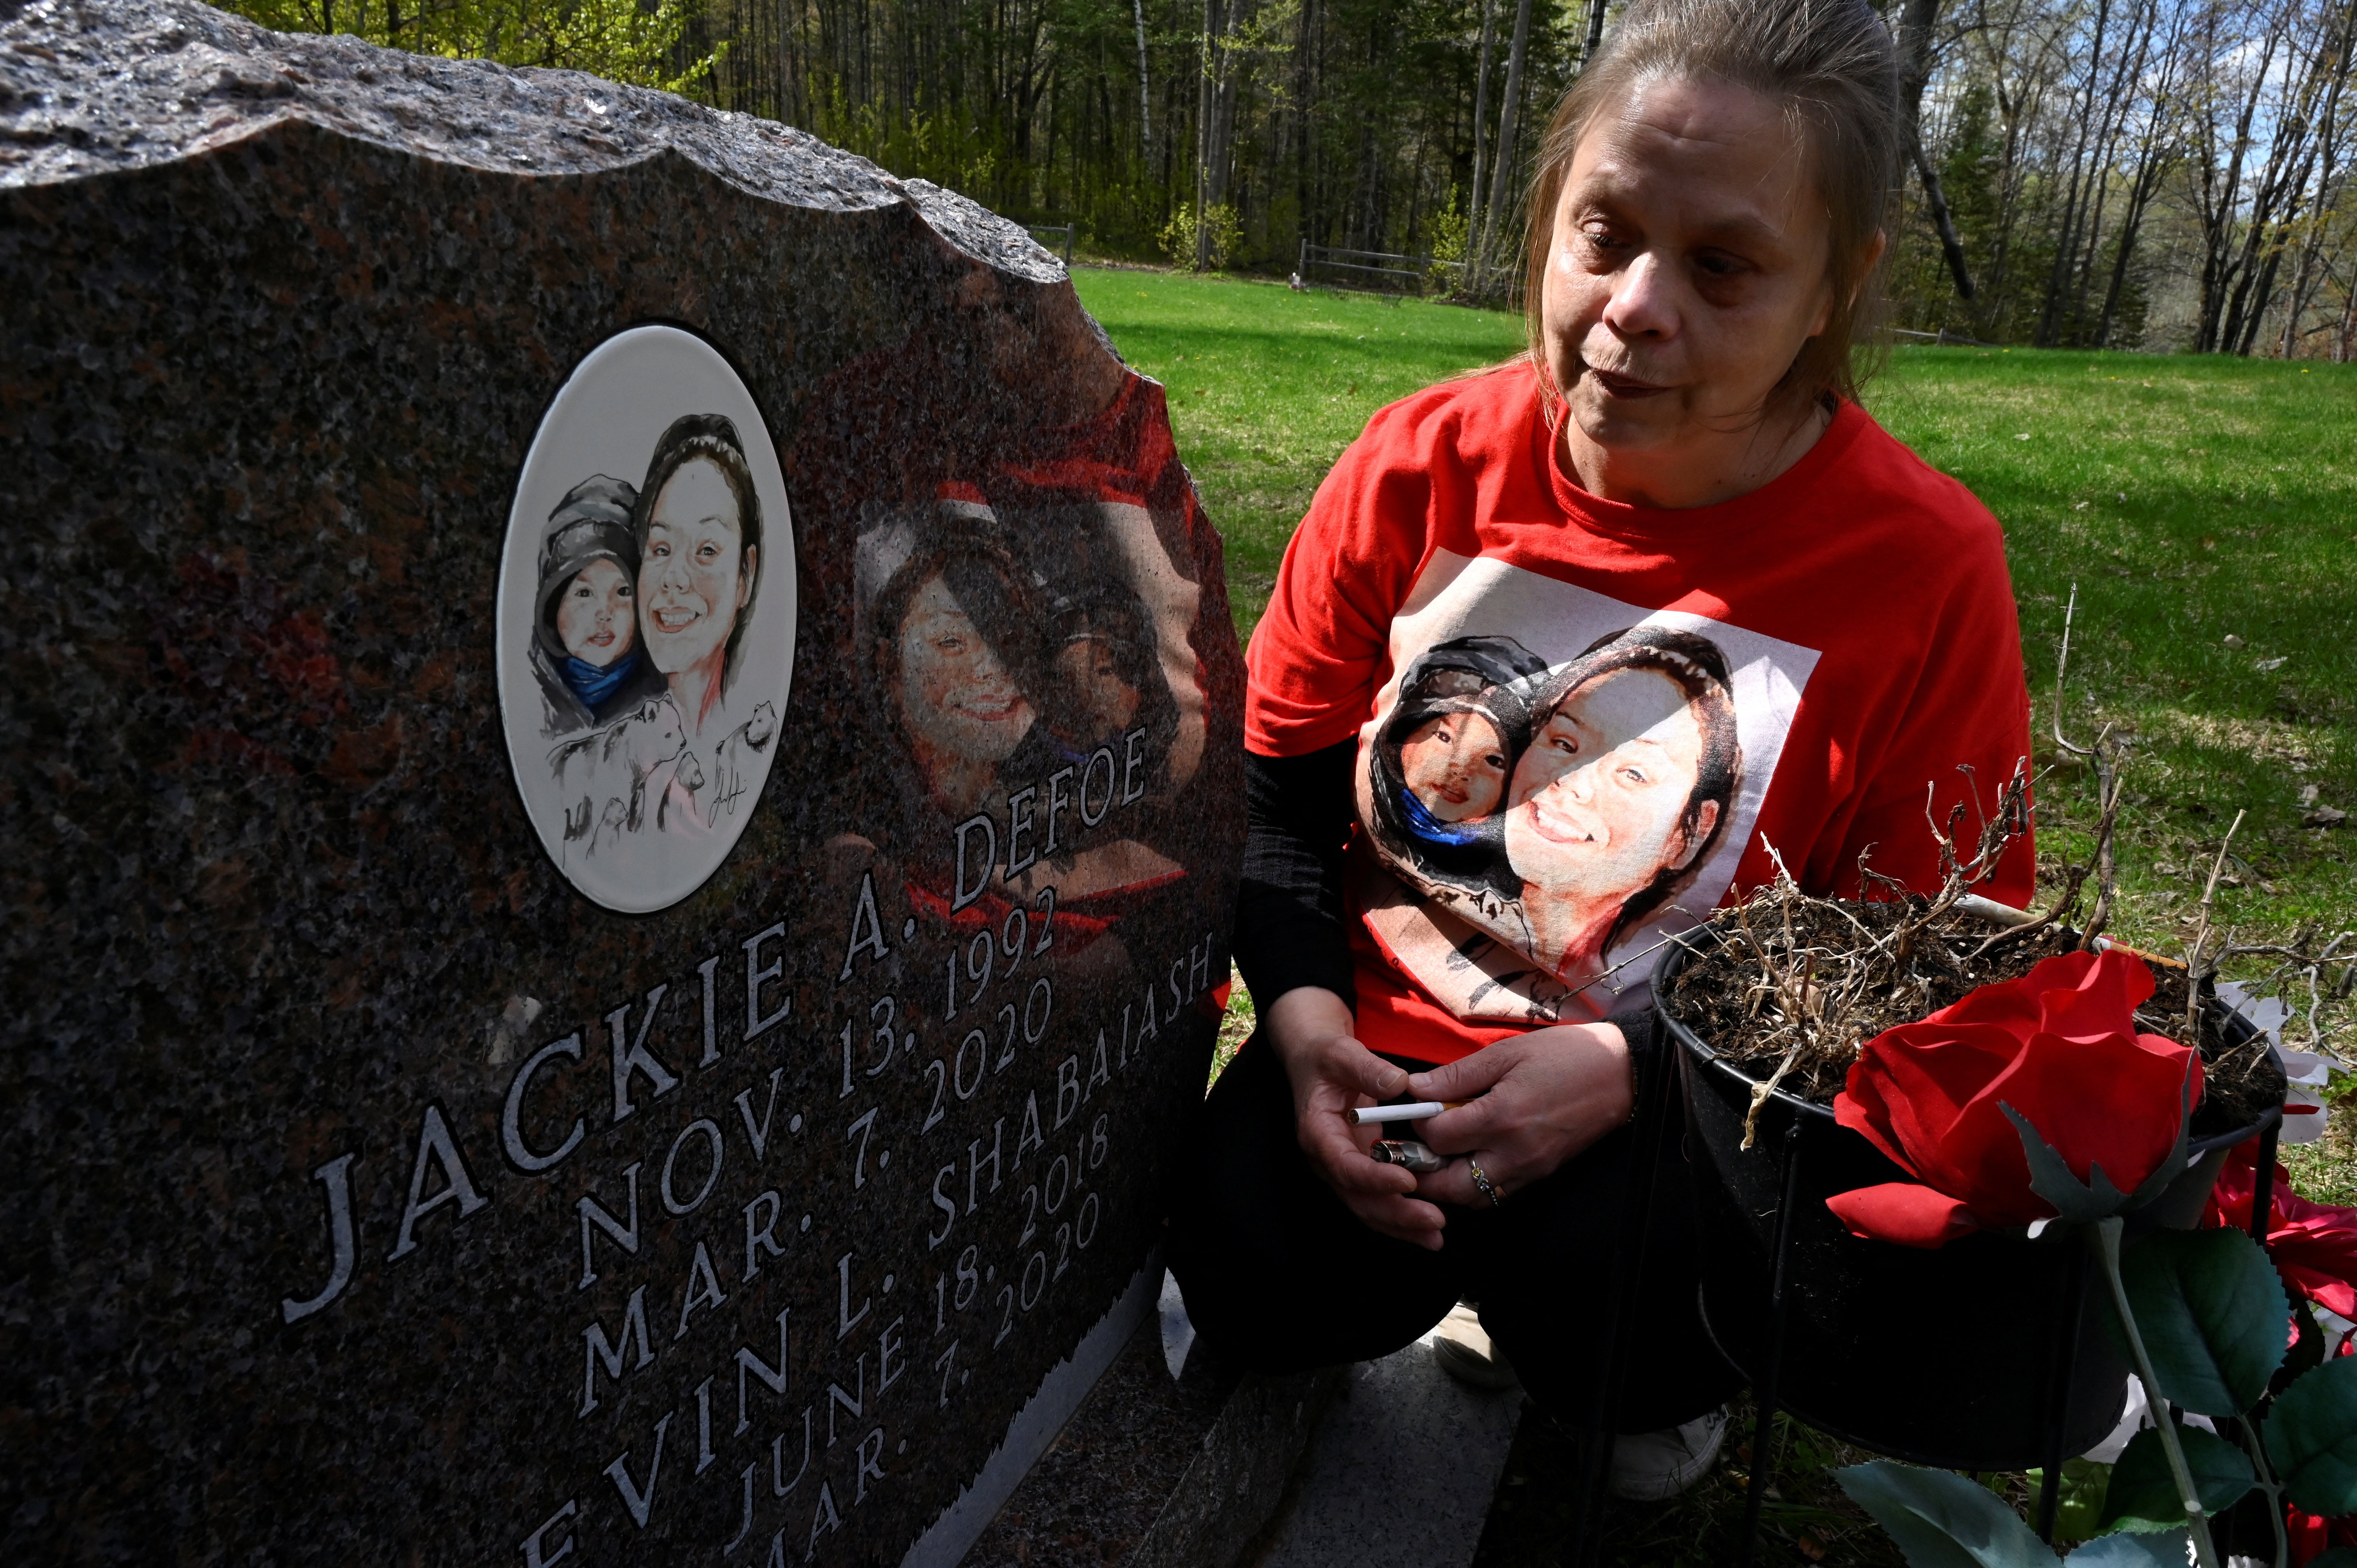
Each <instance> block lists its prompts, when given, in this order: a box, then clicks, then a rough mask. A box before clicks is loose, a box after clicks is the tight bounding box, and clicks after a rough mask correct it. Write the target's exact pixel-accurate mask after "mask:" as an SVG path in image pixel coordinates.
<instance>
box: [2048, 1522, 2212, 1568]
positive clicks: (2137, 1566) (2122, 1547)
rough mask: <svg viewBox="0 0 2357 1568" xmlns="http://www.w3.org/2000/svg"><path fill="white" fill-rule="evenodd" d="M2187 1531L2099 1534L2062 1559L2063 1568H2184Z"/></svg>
mask: <svg viewBox="0 0 2357 1568" xmlns="http://www.w3.org/2000/svg"><path fill="white" fill-rule="evenodd" d="M2185 1561H2186V1558H2185V1532H2184V1531H2183V1530H2170V1531H2169V1533H2168V1534H2167V1535H2105V1536H2099V1537H2098V1538H2096V1539H2095V1540H2093V1541H2089V1542H2087V1544H2086V1545H2084V1546H2083V1547H2081V1548H2079V1550H2078V1551H2076V1552H2072V1553H2071V1555H2070V1556H2068V1557H2065V1558H2064V1559H2062V1562H2063V1565H2064V1568H2185Z"/></svg>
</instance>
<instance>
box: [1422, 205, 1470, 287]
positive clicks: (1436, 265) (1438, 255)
mask: <svg viewBox="0 0 2357 1568" xmlns="http://www.w3.org/2000/svg"><path fill="white" fill-rule="evenodd" d="M1431 236H1432V237H1431V239H1430V240H1428V241H1427V242H1426V243H1427V244H1428V245H1429V246H1430V247H1431V255H1432V268H1431V271H1430V273H1429V274H1427V276H1428V278H1429V280H1430V282H1431V284H1432V286H1433V287H1435V288H1437V289H1440V290H1442V291H1443V292H1446V291H1448V290H1451V289H1454V288H1455V287H1456V286H1457V285H1458V282H1459V281H1460V280H1461V278H1462V276H1463V274H1464V262H1465V248H1466V246H1467V245H1468V244H1469V243H1470V242H1471V240H1472V224H1471V222H1470V221H1469V220H1468V219H1467V217H1466V214H1465V208H1464V204H1463V203H1462V202H1460V201H1458V200H1455V199H1451V201H1450V202H1449V206H1448V211H1446V212H1443V213H1441V214H1440V215H1439V216H1438V217H1437V218H1435V219H1434V220H1432V229H1431Z"/></svg>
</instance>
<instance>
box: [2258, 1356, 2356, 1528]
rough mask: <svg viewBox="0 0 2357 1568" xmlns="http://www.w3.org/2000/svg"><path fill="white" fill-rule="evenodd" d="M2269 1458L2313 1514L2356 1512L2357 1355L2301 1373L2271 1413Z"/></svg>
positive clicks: (2295, 1497)
mask: <svg viewBox="0 0 2357 1568" xmlns="http://www.w3.org/2000/svg"><path fill="white" fill-rule="evenodd" d="M2266 1448H2267V1458H2268V1459H2269V1460H2270V1461H2271V1462H2272V1463H2273V1464H2274V1466H2275V1468H2276V1477H2277V1479H2279V1480H2281V1481H2282V1483H2283V1486H2284V1490H2285V1491H2286V1492H2287V1494H2288V1495H2289V1496H2290V1498H2291V1500H2292V1501H2293V1502H2295V1503H2298V1505H2299V1506H2300V1507H2301V1508H2303V1509H2307V1510H2308V1511H2309V1512H2310V1513H2313V1514H2322V1515H2325V1516H2327V1517H2328V1518H2329V1517H2332V1516H2335V1515H2339V1514H2351V1513H2357V1356H2341V1357H2337V1358H2335V1359H2332V1360H2330V1361H2328V1362H2326V1363H2325V1364H2324V1365H2323V1366H2321V1367H2319V1368H2317V1369H2316V1370H2314V1371H2312V1372H2309V1373H2305V1374H2303V1375H2302V1376H2301V1377H2300V1379H2299V1380H2298V1381H2297V1382H2295V1383H2293V1384H2292V1385H2291V1387H2290V1388H2288V1389H2286V1390H2285V1391H2283V1392H2282V1393H2281V1394H2279V1395H2277V1396H2276V1402H2275V1404H2274V1407H2273V1408H2272V1409H2271V1410H2270V1411H2269V1412H2268V1413H2267V1423H2266Z"/></svg>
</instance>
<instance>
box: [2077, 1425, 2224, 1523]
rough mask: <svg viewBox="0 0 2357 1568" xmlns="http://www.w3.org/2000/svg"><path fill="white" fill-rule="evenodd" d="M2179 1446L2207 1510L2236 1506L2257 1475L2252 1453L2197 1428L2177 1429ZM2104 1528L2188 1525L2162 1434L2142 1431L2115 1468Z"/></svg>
mask: <svg viewBox="0 0 2357 1568" xmlns="http://www.w3.org/2000/svg"><path fill="white" fill-rule="evenodd" d="M2177 1442H2178V1446H2179V1447H2180V1448H2182V1449H2183V1450H2184V1451H2185V1467H2186V1469H2188V1470H2190V1471H2191V1472H2192V1474H2193V1490H2194V1493H2195V1495H2197V1496H2198V1497H2200V1498H2201V1508H2202V1511H2204V1512H2205V1513H2213V1514H2214V1513H2223V1512H2224V1511H2225V1510H2226V1509H2230V1508H2233V1506H2234V1503H2235V1501H2236V1500H2237V1499H2238V1498H2241V1497H2242V1495H2243V1494H2244V1492H2247V1491H2249V1490H2250V1489H2251V1487H2252V1486H2253V1485H2254V1484H2255V1482H2256V1481H2257V1479H2258V1477H2257V1476H2256V1475H2255V1473H2254V1472H2253V1470H2252V1468H2251V1456H2250V1455H2247V1454H2245V1453H2244V1452H2243V1451H2242V1450H2241V1449H2239V1448H2237V1447H2235V1446H2234V1445H2233V1444H2231V1443H2229V1442H2227V1441H2226V1440H2225V1439H2224V1438H2222V1437H2218V1436H2214V1435H2212V1434H2210V1433H2207V1432H2204V1431H2202V1430H2201V1428H2200V1427H2198V1426H2180V1427H2179V1428H2178V1429H2177ZM2102 1524H2103V1528H2104V1529H2105V1530H2109V1529H2111V1528H2113V1527H2114V1526H2117V1527H2118V1528H2120V1529H2122V1530H2179V1531H2181V1530H2184V1529H2185V1505H2184V1504H2183V1503H2182V1502H2180V1501H2179V1500H2178V1496H2177V1480H2176V1477H2173V1476H2171V1475H2170V1474H2169V1453H2168V1450H2166V1449H2164V1448H2163V1447H2162V1446H2161V1444H2160V1434H2159V1433H2158V1432H2154V1431H2152V1430H2150V1429H2149V1428H2147V1429H2146V1430H2145V1431H2143V1432H2139V1433H2137V1434H2136V1436H2135V1437H2133V1438H2131V1439H2130V1440H2129V1442H2128V1445H2127V1447H2126V1449H2125V1450H2123V1451H2122V1452H2121V1454H2120V1457H2119V1463H2117V1464H2115V1465H2114V1466H2112V1484H2111V1487H2110V1488H2109V1489H2108V1490H2107V1491H2105V1492H2104V1514H2103V1520H2102Z"/></svg>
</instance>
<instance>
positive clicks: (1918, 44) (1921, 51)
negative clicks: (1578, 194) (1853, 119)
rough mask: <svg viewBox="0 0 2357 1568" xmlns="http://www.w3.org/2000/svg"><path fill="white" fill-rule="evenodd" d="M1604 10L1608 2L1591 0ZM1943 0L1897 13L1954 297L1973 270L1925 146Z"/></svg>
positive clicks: (1907, 97)
mask: <svg viewBox="0 0 2357 1568" xmlns="http://www.w3.org/2000/svg"><path fill="white" fill-rule="evenodd" d="M1591 5H1592V8H1593V9H1594V10H1595V11H1596V12H1598V13H1600V12H1601V11H1602V10H1603V8H1604V0H1591ZM1939 21H1940V0H1906V4H1905V5H1902V6H1901V7H1900V13H1899V37H1898V38H1897V40H1896V42H1897V43H1898V46H1899V90H1900V111H1901V112H1902V113H1904V114H1905V115H1906V116H1907V122H1906V134H1907V151H1908V156H1909V157H1910V158H1911V159H1912V160H1913V161H1914V164H1915V175H1916V177H1917V178H1918V179H1920V180H1921V181H1922V182H1923V205H1924V206H1925V208H1926V209H1929V210H1930V212H1931V214H1932V228H1933V229H1934V230H1935V231H1937V232H1938V233H1939V236H1940V253H1941V254H1942V255H1943V256H1944V257H1946V258H1947V263H1948V275H1949V276H1950V277H1952V278H1953V279H1955V282H1956V297H1958V298H1959V299H1970V298H1972V297H1973V273H1972V268H1971V267H1970V266H1969V265H1967V264H1966V263H1965V261H1964V242H1963V241H1962V240H1960V239H1958V238H1957V237H1956V220H1955V218H1954V216H1953V214H1952V213H1950V212H1949V210H1948V194H1947V192H1946V191H1944V190H1943V189H1941V188H1940V175H1939V171H1938V170H1937V169H1934V168H1933V167H1932V159H1931V157H1930V156H1929V155H1928V154H1926V153H1925V152H1924V150H1923V89H1924V87H1925V85H1926V84H1927V83H1929V82H1930V81H1931V80H1932V28H1934V27H1937V26H1938V25H1939Z"/></svg>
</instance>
